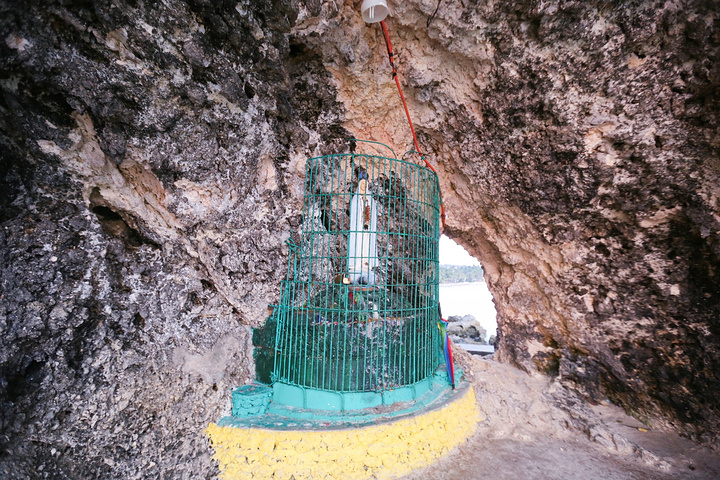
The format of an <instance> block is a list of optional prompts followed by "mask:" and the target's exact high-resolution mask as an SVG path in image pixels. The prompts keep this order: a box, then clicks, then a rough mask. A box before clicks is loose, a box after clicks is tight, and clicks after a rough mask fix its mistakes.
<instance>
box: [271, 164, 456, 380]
mask: <svg viewBox="0 0 720 480" xmlns="http://www.w3.org/2000/svg"><path fill="white" fill-rule="evenodd" d="M439 192H440V190H439V184H438V179H437V175H436V174H435V173H434V172H433V171H431V170H430V169H428V168H426V167H424V166H420V165H417V164H415V163H413V162H410V161H406V160H404V159H397V158H388V157H382V156H376V155H366V154H338V155H327V156H323V157H318V158H311V159H309V160H308V161H307V167H306V183H305V197H304V207H303V223H302V227H301V232H300V241H299V243H298V242H292V241H290V242H289V244H290V250H291V256H290V266H289V268H288V277H287V279H286V280H285V281H284V282H283V289H282V296H281V301H280V305H278V306H277V307H276V309H275V312H274V316H275V320H276V322H277V327H276V335H275V352H274V353H275V355H274V367H273V381H274V382H280V383H283V384H287V385H291V386H297V387H301V388H303V389H305V388H308V389H317V390H322V391H333V392H383V391H389V390H393V389H397V388H399V387H404V386H410V385H413V384H417V383H418V382H421V381H423V380H426V379H428V378H429V377H430V376H432V375H433V374H434V373H435V372H436V370H437V369H438V367H439V366H440V365H441V364H442V363H443V357H442V343H441V339H440V333H439V330H438V327H437V325H438V320H439V312H438V302H439V299H438V295H439V290H438V269H439V260H438V237H439V233H440V232H439V229H440V218H439V217H440V205H439V203H440V194H439Z"/></svg>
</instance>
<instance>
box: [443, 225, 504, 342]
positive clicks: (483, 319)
mask: <svg viewBox="0 0 720 480" xmlns="http://www.w3.org/2000/svg"><path fill="white" fill-rule="evenodd" d="M440 305H441V306H442V312H443V316H444V317H445V318H446V319H448V320H450V319H452V320H455V321H451V327H450V329H451V330H449V331H450V332H454V333H452V334H451V338H453V340H454V341H455V342H456V343H458V344H461V345H468V344H474V343H476V342H477V343H479V344H494V343H495V338H496V337H497V311H496V310H495V303H494V299H493V296H492V293H490V290H489V289H488V287H487V283H485V278H484V269H483V267H482V265H481V264H480V261H479V260H478V259H477V258H475V257H473V256H471V255H470V254H469V253H468V252H467V250H465V249H464V248H463V247H462V246H461V245H459V244H457V243H455V241H453V240H452V239H450V238H449V237H447V236H445V235H442V236H441V237H440ZM468 315H470V316H472V317H474V321H472V320H471V319H468V318H467V316H468ZM453 324H455V325H453ZM478 327H480V328H478Z"/></svg>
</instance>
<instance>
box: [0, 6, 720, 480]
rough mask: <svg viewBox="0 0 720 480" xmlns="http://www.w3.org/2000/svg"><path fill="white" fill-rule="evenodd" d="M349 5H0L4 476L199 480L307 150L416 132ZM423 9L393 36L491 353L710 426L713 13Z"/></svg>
mask: <svg viewBox="0 0 720 480" xmlns="http://www.w3.org/2000/svg"><path fill="white" fill-rule="evenodd" d="M359 4H360V2H359V1H355V2H343V1H327V2H319V1H316V0H308V1H305V2H296V1H294V0H279V1H274V2H251V1H249V0H243V1H240V2H237V1H233V2H228V1H208V0H191V1H187V2H182V1H180V0H165V1H163V2H145V1H141V0H138V1H123V0H118V1H114V2H110V1H106V0H99V1H96V2H90V1H85V2H67V1H60V0H58V1H55V2H53V1H49V0H48V1H44V2H9V1H3V2H0V37H1V38H0V192H2V195H0V245H1V247H0V272H1V273H0V333H1V335H0V422H1V424H0V425H1V427H0V476H12V477H19V478H26V477H30V478H37V477H43V476H44V477H48V478H62V477H70V478H141V477H142V478H204V477H209V476H212V475H213V474H214V469H213V466H212V464H211V462H210V461H209V457H208V449H207V446H206V443H205V441H204V439H203V437H202V429H203V428H204V426H205V425H207V423H208V422H209V421H211V420H215V419H217V418H218V417H219V416H220V415H221V414H222V412H223V411H225V410H226V409H227V408H228V405H229V402H228V395H227V389H228V388H229V387H230V386H232V385H236V384H239V383H242V382H244V381H246V380H248V379H249V378H250V376H251V375H252V361H251V358H252V357H251V352H250V350H251V349H250V335H249V333H250V327H251V326H257V325H259V324H260V323H261V322H262V320H263V318H265V316H266V307H267V305H268V304H272V303H274V302H277V300H278V294H279V282H278V279H279V278H281V277H282V275H283V274H284V272H285V266H286V257H287V251H286V249H285V247H284V241H285V239H287V238H289V237H290V236H291V235H292V234H293V232H295V231H296V229H297V227H298V226H299V225H300V217H299V214H300V200H301V195H302V189H303V165H304V159H305V158H306V157H307V156H309V155H312V154H320V153H327V152H330V151H334V150H345V149H347V148H348V142H347V140H348V138H349V137H350V134H351V133H352V134H353V135H356V136H358V137H360V138H363V137H364V138H369V137H372V138H374V139H376V140H386V141H388V143H390V144H392V145H393V146H396V147H404V148H397V149H399V150H401V151H402V150H405V149H408V148H409V147H410V145H411V142H410V137H409V133H408V129H407V127H406V124H405V120H404V116H403V112H402V109H401V107H400V106H399V104H398V103H397V101H396V98H397V97H396V92H395V90H394V89H395V86H394V82H392V79H391V78H390V75H389V70H388V66H387V61H386V59H385V58H384V57H383V55H384V51H383V50H384V45H383V41H382V37H381V35H380V31H379V28H378V27H377V26H374V27H366V26H365V25H364V24H363V23H362V22H361V20H360V16H359V13H358V10H357V7H358V6H359ZM437 6H438V2H437V1H436V0H408V1H406V2H402V3H400V2H398V3H397V5H394V7H393V8H394V16H393V17H392V18H391V19H390V20H389V26H390V29H391V32H392V35H393V40H394V43H395V46H396V49H397V50H398V65H399V67H400V74H401V76H402V79H403V82H404V83H405V84H406V85H407V87H406V94H407V97H408V100H409V103H410V108H411V111H412V112H413V115H414V118H415V121H416V126H417V128H418V132H419V136H420V140H421V144H422V145H423V146H424V147H425V148H427V149H428V150H429V151H432V152H434V155H433V156H432V157H431V161H432V162H433V163H435V164H436V165H437V166H438V169H439V172H440V176H441V182H442V186H443V189H444V192H445V200H446V204H447V208H448V213H449V218H448V230H447V231H448V233H449V235H451V236H452V237H454V238H455V239H457V240H459V241H460V242H461V243H462V244H463V245H464V246H466V247H467V248H468V250H469V251H471V252H472V253H473V254H475V255H476V256H478V258H480V259H481V261H482V262H483V266H484V268H485V271H486V280H487V283H488V286H489V287H490V289H491V291H492V292H493V293H494V295H495V301H496V306H497V310H498V320H499V331H500V334H501V335H500V339H499V342H498V343H499V353H498V357H499V358H501V359H502V360H504V361H506V362H511V363H513V364H515V365H517V366H520V367H521V368H523V369H526V370H539V371H541V372H544V373H546V374H548V375H550V376H555V377H557V378H559V379H560V380H561V381H562V382H564V383H565V384H567V385H571V386H574V387H576V388H577V389H578V391H579V392H582V394H583V395H585V396H586V397H587V398H590V399H595V400H599V399H604V398H605V397H606V396H607V397H609V398H610V399H611V400H612V401H614V402H616V403H618V404H620V405H622V406H623V407H625V408H627V409H628V410H630V411H632V412H634V413H635V414H637V415H649V416H651V417H652V418H656V416H657V415H658V414H660V415H662V418H665V419H667V420H668V421H669V422H670V423H672V424H673V425H674V426H676V427H677V428H678V429H680V430H681V431H684V432H686V433H687V434H690V435H693V436H695V437H697V438H702V439H705V440H708V441H709V440H712V438H714V437H716V436H717V435H718V433H719V432H720V424H719V422H720V421H719V418H720V407H719V406H718V400H717V395H716V392H717V391H719V390H720V353H719V351H718V350H719V344H720V340H719V339H720V336H719V335H720V239H719V238H720V233H719V232H720V191H719V189H718V185H719V184H720V183H719V181H720V178H719V177H720V163H719V162H718V158H719V155H718V153H719V152H718V147H719V145H720V140H719V137H718V128H719V125H718V112H720V109H719V108H718V98H720V87H719V85H720V67H719V65H720V62H719V61H718V48H719V45H720V37H719V35H720V33H719V32H720V28H719V24H718V22H719V21H720V20H719V19H718V13H717V9H716V8H715V2H711V1H707V2H702V1H688V2H680V1H678V2H672V1H667V2H665V1H629V2H607V1H599V0H588V1H583V2H580V1H562V2H559V1H543V2H539V1H495V2H466V1H449V0H447V1H444V2H442V1H441V2H440V3H439V8H437V14H436V15H435V16H434V17H432V18H430V17H431V15H432V14H433V12H434V11H435V9H436V7H437ZM428 25H429V26H428Z"/></svg>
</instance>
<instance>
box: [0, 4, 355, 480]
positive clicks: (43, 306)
mask: <svg viewBox="0 0 720 480" xmlns="http://www.w3.org/2000/svg"><path fill="white" fill-rule="evenodd" d="M297 14H298V6H297V4H296V3H294V2H287V1H286V2H273V3H272V4H271V3H267V4H266V3H264V2H250V1H246V2H239V3H238V2H217V1H191V2H180V1H172V0H170V1H164V2H142V1H140V2H122V1H121V2H115V1H99V2H63V1H60V2H50V1H49V2H2V4H1V6H0V26H1V28H0V31H2V39H1V40H2V42H1V44H0V52H1V53H0V54H1V56H2V57H1V58H2V60H1V62H2V67H0V70H1V71H2V74H1V78H0V88H1V92H2V94H1V95H0V111H1V112H2V115H1V116H0V122H2V123H1V124H0V132H1V133H0V145H1V146H0V151H1V154H0V155H1V157H2V159H1V162H0V191H1V192H2V195H0V202H1V203H0V222H1V224H2V228H0V245H2V247H1V249H0V258H1V261H0V267H1V268H2V273H1V277H0V278H1V285H2V286H1V287H0V288H1V290H0V294H1V295H2V297H1V298H2V300H1V301H0V331H1V332H2V335H0V378H1V379H2V380H1V383H0V431H1V432H2V436H1V437H0V477H3V478H8V477H18V478H26V477H28V476H29V477H31V478H35V477H43V476H47V477H49V478H127V479H129V478H204V477H209V476H212V475H213V473H214V469H213V464H212V461H211V460H210V458H209V453H210V452H209V450H208V447H207V442H206V441H205V439H204V437H203V433H202V432H203V429H204V428H205V427H206V426H207V425H208V424H209V423H210V422H211V421H217V420H218V419H219V418H220V416H221V415H222V414H223V413H224V412H225V411H228V409H229V395H228V391H229V388H230V387H232V386H234V385H239V384H242V383H244V382H246V381H248V380H249V379H251V378H252V377H253V374H254V369H253V365H252V356H251V351H252V347H251V343H250V327H252V326H258V325H260V324H261V323H262V321H263V320H264V318H265V317H266V316H267V308H268V304H271V303H274V302H277V300H278V294H279V288H280V285H279V282H278V279H279V278H282V276H283V274H284V271H285V268H286V262H287V253H288V252H287V248H286V246H285V243H284V242H285V240H286V239H287V238H289V237H290V235H292V233H293V232H294V231H295V230H296V228H297V227H298V225H299V223H300V202H301V200H302V186H303V175H304V164H303V162H304V160H305V159H306V158H307V157H308V156H310V155H312V154H319V153H326V152H330V151H333V149H334V148H336V144H338V145H341V148H342V149H345V148H346V144H347V142H346V141H345V139H346V138H347V137H348V135H349V134H348V133H347V132H346V131H345V129H344V128H343V127H342V124H341V122H342V109H341V105H340V104H339V103H338V102H337V101H336V100H335V91H334V87H333V86H332V85H331V82H330V80H329V78H330V75H329V74H328V73H327V71H326V70H325V69H324V68H323V66H322V64H321V63H320V61H319V59H318V58H317V57H314V56H312V55H311V54H308V53H307V52H305V51H304V50H303V49H302V48H297V47H294V46H293V45H291V44H290V40H289V33H290V30H291V28H292V26H293V24H294V21H295V19H296V17H297Z"/></svg>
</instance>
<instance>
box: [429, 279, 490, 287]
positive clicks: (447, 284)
mask: <svg viewBox="0 0 720 480" xmlns="http://www.w3.org/2000/svg"><path fill="white" fill-rule="evenodd" d="M481 283H485V280H479V281H476V282H458V283H441V284H440V286H441V287H462V286H463V285H476V284H481Z"/></svg>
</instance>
